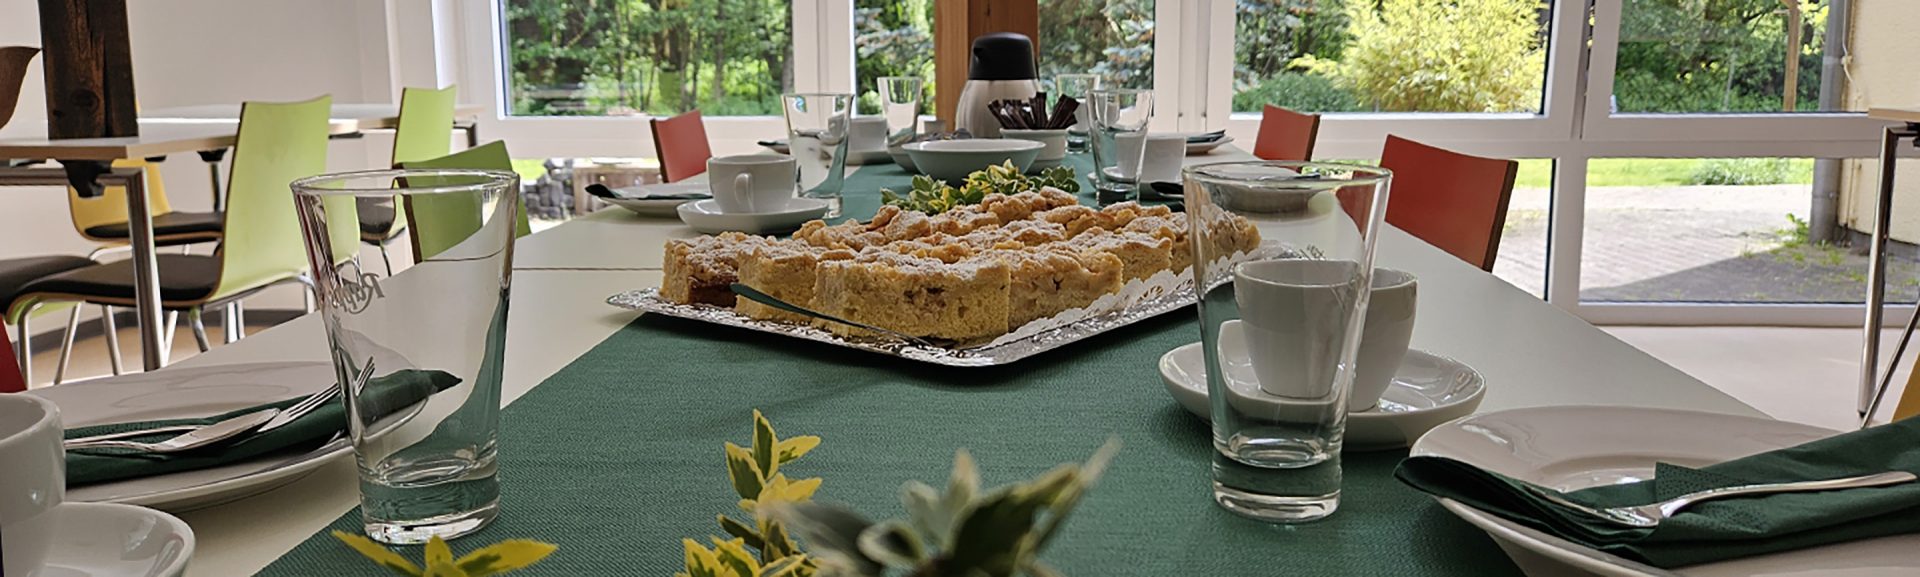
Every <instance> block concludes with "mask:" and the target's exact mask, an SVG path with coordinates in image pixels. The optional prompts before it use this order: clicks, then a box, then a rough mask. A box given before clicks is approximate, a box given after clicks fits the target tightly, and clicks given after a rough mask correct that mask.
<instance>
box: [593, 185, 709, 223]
mask: <svg viewBox="0 0 1920 577" xmlns="http://www.w3.org/2000/svg"><path fill="white" fill-rule="evenodd" d="M613 193H614V194H618V195H620V197H621V198H601V197H595V198H600V200H603V201H606V202H607V203H608V204H612V205H615V206H618V207H620V208H624V209H627V210H631V211H633V212H634V213H636V214H640V215H643V216H663V217H671V216H674V215H675V214H676V213H675V212H674V209H675V208H678V207H679V206H680V205H682V204H686V203H688V202H692V201H694V200H698V199H686V198H647V197H649V196H656V195H680V194H693V193H702V194H708V195H709V196H711V193H709V192H708V189H707V183H705V182H673V183H659V184H645V185H640V186H629V187H625V188H616V189H613Z"/></svg>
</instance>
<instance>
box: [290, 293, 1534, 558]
mask: <svg viewBox="0 0 1920 577" xmlns="http://www.w3.org/2000/svg"><path fill="white" fill-rule="evenodd" d="M1190 316H1191V312H1190V311H1182V312H1176V313H1173V314H1169V315H1166V316H1163V317H1161V318H1158V319H1153V320H1149V321H1146V322H1143V323H1141V324H1138V325H1135V326H1133V327H1129V328H1126V329H1121V330H1118V331H1115V332H1112V333H1108V334H1105V335H1102V336H1099V337H1095V338H1093V339H1091V340H1089V341H1087V342H1084V343H1080V344H1078V345H1075V346H1071V347H1066V348H1063V349H1059V350H1055V351H1052V352H1049V353H1046V354H1043V355H1041V356H1039V357H1035V358H1032V359H1028V360H1027V361H1024V362H1021V363H1019V364H1015V365H1012V366H1007V367H998V368H986V369H973V370H956V369H952V368H947V367H936V366H931V365H923V364H918V363H913V362H909V361H904V360H899V359H893V358H889V357H884V356H878V355H873V354H869V353H863V352H858V351H850V350H846V349H840V348H837V347H831V346H827V345H821V344H815V343H809V342H802V341H796V340H792V339H788V338H783V337H778V336H772V335H764V334H760V333H753V332H748V331H743V330H735V329H728V328H723V327H713V326H709V325H704V324H701V323H697V322H693V321H683V320H679V319H671V318H664V317H642V318H641V319H638V320H636V321H634V322H633V324H631V325H629V326H628V327H626V328H625V329H622V330H621V331H620V332H618V333H616V334H615V335H614V336H612V337H610V338H608V339H607V340H606V341H605V342H602V343H601V344H600V345H598V346H596V347H595V348H594V349H593V350H591V351H589V352H588V353H587V354H585V355H583V356H581V357H580V358H579V359H578V360H576V361H575V362H574V363H573V364H571V365H569V366H567V367H566V368H564V369H562V370H561V371H560V372H558V373H556V374H555V375H554V376H553V377H552V378H551V379H548V381H547V382H546V383H544V384H542V385H541V386H540V387H538V388H536V389H534V390H533V391H532V392H530V393H528V394H527V395H526V396H525V397H523V398H521V399H520V400H519V401H518V402H516V403H514V404H513V406H511V407H509V408H508V409H507V410H506V413H505V416H504V418H503V419H502V425H501V427H502V430H501V437H500V459H501V466H500V476H501V509H502V512H501V517H500V520H499V521H498V522H496V523H495V524H493V525H492V526H490V527H488V528H486V529H485V530H482V531H481V532H480V533H478V534H476V535H474V536H470V537H466V538H462V539H459V540H457V541H456V542H455V543H454V547H455V549H456V550H459V551H465V550H468V549H471V548H474V547H478V546H480V545H483V544H486V543H491V542H494V541H497V540H500V539H506V538H517V537H525V538H538V539H542V540H547V541H551V542H555V543H558V544H559V545H560V550H559V552H558V553H556V554H555V555H554V556H553V557H552V558H550V559H548V560H547V561H545V562H542V563H541V564H540V565H537V566H535V567H534V568H532V569H530V570H527V571H526V572H525V574H527V575H612V574H632V575H667V574H671V573H673V572H674V571H675V570H677V569H679V567H680V566H681V563H682V559H683V557H682V555H683V553H682V550H681V547H680V539H681V538H682V537H696V538H701V539H703V540H704V537H705V536H706V535H709V534H713V533H715V532H716V531H717V527H716V526H715V524H714V521H713V519H714V515H715V514H718V513H729V514H732V513H735V512H736V509H735V501H737V497H736V496H735V495H734V494H733V493H732V489H731V488H730V487H729V486H728V484H727V480H726V479H727V478H726V468H725V465H724V459H723V457H722V450H721V443H722V442H725V441H733V442H736V443H741V442H746V441H747V439H748V436H749V431H750V427H751V415H752V409H754V408H759V409H762V410H764V411H766V413H767V415H768V417H769V418H770V419H772V421H773V423H774V426H775V427H777V428H778V429H779V430H780V432H781V433H782V434H786V435H820V436H822V437H823V438H824V441H823V443H822V445H821V446H820V448H818V449H815V450H814V451H813V452H812V453H811V454H809V455H808V456H807V458H806V459H804V460H802V461H799V462H797V463H795V464H794V465H793V467H795V468H794V469H792V470H790V471H789V474H790V475H802V476H819V477H823V478H824V479H825V485H824V486H823V487H822V488H821V490H820V493H819V495H818V498H819V499H822V500H832V501H840V502H848V503H852V504H854V505H855V506H857V507H858V508H859V509H860V510H861V511H863V512H866V513H867V514H869V515H871V516H876V517H900V516H903V515H904V514H903V512H902V511H901V509H900V505H899V500H898V497H897V491H898V489H899V486H900V484H901V483H903V482H905V481H907V480H909V479H920V480H925V481H928V482H931V483H934V484H936V485H940V484H943V483H944V480H945V478H946V476H947V471H948V466H949V465H950V464H951V460H952V457H953V451H954V449H956V448H958V447H967V448H969V449H971V450H972V451H973V453H974V457H975V459H976V460H977V461H978V462H979V464H980V467H981V470H982V472H983V474H984V476H985V478H986V482H987V483H988V484H994V485H997V484H1002V483H1006V482H1011V481H1015V480H1019V479H1023V478H1027V477H1030V476H1033V475H1037V474H1039V473H1041V472H1043V471H1045V470H1046V469H1048V468H1050V467H1052V466H1054V465H1056V464H1059V463H1064V462H1069V461H1076V460H1080V459H1084V458H1085V457H1086V456H1087V455H1090V454H1092V452H1093V450H1094V449H1095V448H1096V447H1098V446H1099V445H1100V443H1101V442H1103V441H1104V440H1105V439H1106V438H1107V437H1108V436H1109V435H1117V436H1119V438H1120V439H1121V442H1122V443H1123V444H1124V447H1123V448H1122V449H1121V451H1120V454H1119V456H1118V458H1117V459H1115V460H1114V463H1113V466H1112V468H1111V469H1109V471H1108V473H1107V475H1106V477H1105V478H1103V479H1102V480H1101V482H1100V484H1099V486H1098V487H1096V488H1095V489H1094V491H1093V492H1092V493H1091V494H1090V495H1089V496H1088V498H1087V500H1086V501H1085V502H1084V503H1083V504H1082V506H1081V508H1080V509H1079V510H1078V511H1076V512H1075V514H1074V518H1073V519H1072V521H1071V522H1070V523H1069V525H1068V527H1067V530H1066V532H1065V533H1064V534H1063V535H1062V537H1061V539H1060V540H1059V541H1058V542H1057V543H1056V544H1055V545H1054V546H1053V547H1052V549H1051V550H1050V551H1049V552H1048V554H1047V556H1046V558H1047V559H1048V560H1049V561H1050V562H1051V563H1052V564H1053V565H1054V566H1056V567H1059V568H1061V569H1063V570H1066V571H1067V572H1068V574H1070V575H1256V574H1257V575H1387V576H1391V575H1407V576H1413V575H1475V576H1493V575H1517V574H1518V572H1517V570H1515V569H1514V567H1513V566H1512V564H1511V563H1510V562H1509V561H1508V560H1507V558H1506V557H1505V556H1504V555H1503V554H1501V552H1500V551H1499V550H1498V549H1497V548H1496V547H1495V546H1494V545H1493V543H1492V542H1491V541H1490V540H1489V539H1488V538H1487V537H1486V536H1485V534H1483V533H1481V532H1480V531H1479V530H1476V529H1474V528H1473V527H1471V526H1469V525H1467V524H1466V523H1464V522H1462V521H1459V520H1458V519H1455V518H1454V517H1453V516H1451V515H1449V514H1447V513H1446V512H1445V511H1444V510H1442V509H1441V508H1440V507H1439V506H1438V505H1436V504H1435V503H1434V502H1433V500H1432V499H1430V498H1428V497H1426V496H1425V495H1423V494H1420V493H1418V492H1416V491H1414V490H1413V489H1410V488H1407V487H1405V486H1402V485H1401V484H1399V483H1398V482H1397V481H1395V480H1394V479H1393V476H1392V470H1393V465H1394V463H1395V462H1396V461H1398V460H1399V459H1400V458H1401V457H1403V456H1404V454H1403V453H1401V452H1385V453H1359V454H1354V455H1350V456H1349V458H1348V459H1347V481H1346V485H1345V487H1344V492H1345V502H1344V503H1343V504H1342V506H1341V510H1340V512H1339V513H1338V514H1336V515H1335V516H1333V517H1332V518H1330V519H1328V520H1326V521H1323V522H1320V523H1315V524H1309V525H1300V526H1292V527H1286V526H1271V525H1265V524H1261V523H1256V522H1252V521H1247V520H1244V519H1241V518H1239V517H1235V516H1233V515H1232V514H1229V513H1227V512H1225V511H1223V510H1221V509H1220V508H1218V507H1216V506H1214V505H1213V503H1212V501H1211V496H1210V491H1209V489H1208V486H1209V485H1208V476H1207V467H1208V451H1209V450H1211V449H1210V448H1209V447H1208V438H1209V433H1208V429H1207V426H1206V425H1205V423H1203V422H1202V421H1200V420H1199V419H1197V418H1195V417H1193V416H1192V415H1190V414H1188V413H1186V412H1185V411H1184V410H1182V409H1181V408H1180V407H1179V406H1177V405H1176V404H1174V402H1173V401H1172V399H1171V398H1169V397H1168V396H1167V394H1166V392H1165V390H1164V389H1163V388H1162V386H1161V384H1160V382H1159V377H1158V376H1157V374H1156V372H1155V369H1154V360H1155V359H1157V358H1158V357H1159V355H1160V354H1161V353H1164V352H1165V351H1167V350H1168V349H1171V348H1173V347H1175V346H1178V345H1180V344H1184V343H1186V342H1189V341H1192V340H1194V339H1195V335H1194V328H1193V319H1192V318H1190ZM359 522H360V518H359V513H358V512H357V511H356V512H351V513H348V514H347V515H346V516H344V517H342V518H341V519H340V520H338V521H337V522H335V523H334V524H333V528H339V529H345V530H349V531H353V530H357V528H358V525H359ZM418 554H419V553H418V550H417V549H416V550H414V551H413V552H410V553H409V555H414V556H417V555H418ZM322 573H327V574H339V575H362V574H364V575H381V574H383V573H382V572H381V570H380V569H378V568H376V567H375V566H373V565H372V564H370V563H367V562H365V561H363V560H361V559H359V558H358V556H357V555H356V554H355V553H353V552H352V551H350V550H348V549H347V548H346V547H345V546H343V545H341V544H340V543H338V542H336V541H334V540H333V539H332V538H331V537H328V536H326V534H325V532H324V531H323V532H322V533H321V534H319V535H316V536H315V537H314V538H312V539H309V540H308V541H307V542H306V543H303V544H301V545H300V546H299V547H297V548H295V549H294V550H293V551H292V552H291V553H289V554H288V555H287V556H286V557H284V558H282V559H280V560H279V561H278V562H276V563H274V564H273V565H272V566H271V567H269V568H268V569H267V570H266V571H265V572H264V573H263V574H265V575H314V574H322Z"/></svg>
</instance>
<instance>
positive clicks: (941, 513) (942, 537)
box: [900, 481, 953, 549]
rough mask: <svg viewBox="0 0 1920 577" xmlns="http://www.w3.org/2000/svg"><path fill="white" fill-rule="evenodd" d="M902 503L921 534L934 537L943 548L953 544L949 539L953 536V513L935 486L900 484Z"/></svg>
mask: <svg viewBox="0 0 1920 577" xmlns="http://www.w3.org/2000/svg"><path fill="white" fill-rule="evenodd" d="M900 504H901V505H902V506H904V507H905V508H906V509H907V519H908V520H909V521H912V522H913V526H914V528H916V529H919V530H920V534H921V535H923V536H925V537H926V538H928V539H932V540H933V544H934V545H935V546H937V547H939V548H941V549H946V548H947V547H950V546H951V544H949V543H948V542H947V540H948V539H949V538H952V537H953V513H952V512H951V511H948V510H947V508H946V505H945V504H944V503H942V502H941V501H940V494H939V493H936V492H934V490H933V487H929V486H927V484H926V483H922V482H919V481H907V482H906V484H904V485H901V486H900Z"/></svg>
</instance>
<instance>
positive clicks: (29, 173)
mask: <svg viewBox="0 0 1920 577" xmlns="http://www.w3.org/2000/svg"><path fill="white" fill-rule="evenodd" d="M240 108H241V107H240V105H237V104H236V105H222V104H216V105H203V106H185V107H177V108H158V109H154V110H150V111H146V112H143V113H142V115H141V118H140V121H139V125H140V133H139V134H138V135H136V136H119V137H103V138H59V139H55V138H47V137H45V136H44V135H42V136H38V137H14V138H4V139H0V160H5V161H8V162H9V164H7V165H0V187H25V186H71V187H73V188H75V189H78V190H81V191H83V193H82V194H83V195H88V196H92V195H93V193H92V192H90V191H92V190H97V189H99V188H100V187H106V186H118V187H125V188H126V191H127V194H126V199H127V200H126V203H127V215H128V229H129V230H128V244H129V245H130V247H131V249H132V250H131V252H132V258H133V270H134V294H135V298H134V303H135V304H136V305H137V306H136V307H135V314H136V315H138V318H139V321H140V322H139V325H140V326H139V328H140V352H141V362H142V366H143V367H144V368H145V369H146V370H154V369H158V368H160V367H163V366H166V365H167V354H168V347H166V346H163V344H162V334H163V333H164V329H165V326H166V325H165V323H164V322H162V316H163V315H162V310H161V307H160V294H159V284H160V276H159V275H160V273H159V270H158V269H157V267H156V266H155V257H154V246H153V214H152V211H151V210H150V208H149V203H150V199H149V198H148V197H147V190H146V180H145V178H146V177H145V169H144V168H140V167H126V168H116V167H113V166H112V163H113V161H116V160H122V159H147V160H151V161H157V160H163V159H165V158H166V157H167V156H168V155H172V154H180V153H186V152H193V153H197V154H199V155H200V158H201V160H203V161H205V162H207V164H208V167H209V168H208V174H209V176H210V178H211V179H212V183H213V187H212V191H213V206H214V210H215V211H220V210H223V204H224V202H223V199H224V198H225V195H224V194H223V193H222V187H221V186H220V168H219V163H220V161H221V158H222V157H223V155H224V154H225V152H226V150H227V149H230V148H232V147H233V145H234V143H235V142H236V141H237V140H238V138H239V127H240ZM482 110H483V108H482V107H479V106H475V105H461V106H457V107H456V108H455V116H454V118H455V125H456V126H457V127H461V128H462V129H463V130H465V131H466V132H467V138H468V143H469V145H472V144H474V143H475V139H476V138H477V136H476V132H475V130H476V129H475V128H474V127H473V125H474V123H473V120H472V119H473V118H474V117H476V116H477V115H478V114H479V113H480V112H481V111H482ZM399 121H400V106H399V105H398V104H353V103H346V104H334V105H333V108H332V110H331V111H330V113H329V115H328V122H327V125H328V133H329V134H330V135H331V136H334V137H344V136H353V135H358V134H362V133H363V132H365V131H367V130H374V129H381V128H392V127H394V126H396V125H398V123H399ZM22 160H26V161H46V160H53V161H58V163H59V165H58V166H51V165H45V164H27V165H24V166H16V165H13V164H12V163H13V162H17V161H22Z"/></svg>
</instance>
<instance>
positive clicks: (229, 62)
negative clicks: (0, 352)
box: [0, 0, 435, 329]
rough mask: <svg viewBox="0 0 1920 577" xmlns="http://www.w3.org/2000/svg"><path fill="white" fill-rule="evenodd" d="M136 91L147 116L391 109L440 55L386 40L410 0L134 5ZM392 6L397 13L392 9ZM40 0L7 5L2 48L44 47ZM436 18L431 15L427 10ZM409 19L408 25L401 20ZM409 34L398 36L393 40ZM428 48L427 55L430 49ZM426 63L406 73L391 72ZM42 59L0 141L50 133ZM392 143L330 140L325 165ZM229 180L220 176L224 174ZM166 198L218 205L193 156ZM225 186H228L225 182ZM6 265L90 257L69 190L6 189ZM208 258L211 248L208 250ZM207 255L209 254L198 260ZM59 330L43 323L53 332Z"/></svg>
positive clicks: (1, 254) (180, 166) (252, 303)
mask: <svg viewBox="0 0 1920 577" xmlns="http://www.w3.org/2000/svg"><path fill="white" fill-rule="evenodd" d="M127 4H128V24H129V26H130V27H131V31H130V32H131V36H132V46H131V47H132V50H133V66H134V82H135V84H134V87H135V91H136V93H137V94H138V98H139V102H140V106H141V107H142V108H143V109H154V108H163V107H168V106H182V105H193V104H230V103H238V102H242V101H247V100H283V101H284V100H302V99H307V98H312V97H314V96H318V95H321V94H332V95H333V97H334V101H335V102H393V101H394V100H395V96H396V95H397V93H398V86H402V85H403V84H401V81H402V80H403V79H404V80H422V81H423V82H420V84H423V85H424V84H432V83H433V68H434V66H433V64H432V62H433V61H434V58H435V57H434V56H433V55H432V54H427V55H425V56H424V57H422V56H417V55H416V56H412V57H404V56H403V57H401V58H394V57H393V55H394V54H395V53H399V52H401V51H407V50H420V49H421V48H420V44H419V43H418V42H415V41H411V40H396V39H389V34H388V30H387V29H388V28H389V23H390V22H394V21H397V20H396V18H413V17H414V16H412V15H406V16H398V15H400V14H404V13H406V12H407V11H414V10H417V8H415V6H417V5H420V4H424V3H422V2H414V1H409V0H391V2H389V0H341V1H332V0H330V1H325V2H315V1H310V0H247V1H244V2H235V1H229V0H165V1H159V2H152V1H148V2H140V1H136V2H128V3H127ZM390 4H391V5H390ZM38 13H39V11H38V8H37V2H36V1H35V0H0V46H5V45H26V46H39V45H40V32H39V15H38ZM423 14H427V15H428V17H431V12H430V11H429V12H423ZM404 21H412V20H410V19H409V20H404ZM395 36H402V35H395ZM431 48H432V47H431V40H430V39H429V40H428V41H427V46H426V48H425V49H426V50H431ZM422 58H424V61H425V62H427V63H428V64H427V65H426V66H425V67H424V68H425V70H424V71H419V72H416V71H415V70H416V69H418V68H422V67H420V66H417V65H412V64H409V65H406V66H405V67H404V68H405V69H404V70H402V69H401V68H397V67H396V66H394V65H393V64H390V63H391V62H394V61H395V60H399V61H401V62H403V63H410V62H421V61H422ZM43 83H44V79H43V77H42V75H41V69H40V59H38V58H36V59H35V60H34V64H33V66H32V68H31V69H30V70H29V71H28V76H27V79H26V86H25V90H24V93H23V94H22V98H21V100H20V105H19V109H18V110H17V111H16V113H15V115H14V119H13V121H12V122H11V123H9V124H8V125H7V127H5V128H3V129H0V138H7V137H31V136H40V135H44V134H45V130H46V121H45V119H46V99H45V95H44V94H43V92H44V84H43ZM391 142H392V139H391V137H388V136H386V135H379V134H376V135H371V136H369V137H367V138H364V139H358V140H335V141H334V143H333V145H332V146H331V147H329V151H328V152H329V160H328V167H329V169H332V170H350V169H358V168H368V167H375V166H380V165H382V164H384V163H385V160H386V157H387V155H388V154H389V150H390V147H391ZM222 172H223V175H224V168H223V170H222ZM161 173H162V175H163V177H164V178H165V179H166V188H167V193H168V199H169V200H170V201H171V202H172V204H173V206H174V208H175V209H176V210H185V211H205V210H208V209H209V207H210V206H211V203H212V200H211V198H212V197H211V195H210V192H209V189H210V186H209V184H208V178H207V168H206V165H205V164H204V163H202V162H200V159H199V158H198V157H197V156H196V155H193V154H181V155H175V156H173V157H171V158H169V159H168V161H167V162H165V163H164V164H162V165H161ZM223 178H224V176H223ZM0 196H3V197H4V199H3V200H0V258H8V257H17V256H29V255H42V254H55V253H66V254H86V253H87V251H89V250H91V249H92V248H93V244H92V243H89V242H87V241H86V240H84V239H82V238H80V237H79V235H78V234H76V233H75V232H74V231H73V227H72V225H71V222H70V221H69V220H68V216H67V206H66V196H65V191H64V190H62V189H59V188H51V187H47V188H27V187H17V188H13V187H10V188H0ZM202 250H204V249H202ZM203 254H204V253H203ZM248 306H249V307H250V308H253V309H256V310H257V309H261V308H298V307H299V306H300V298H299V293H298V292H295V291H294V290H292V289H285V290H279V291H276V292H274V293H270V294H264V295H261V296H259V297H255V298H254V299H251V300H249V302H248ZM57 324H59V323H56V322H46V321H43V322H40V323H37V324H36V326H35V328H36V329H53V328H55V327H54V326H53V325H57Z"/></svg>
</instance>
